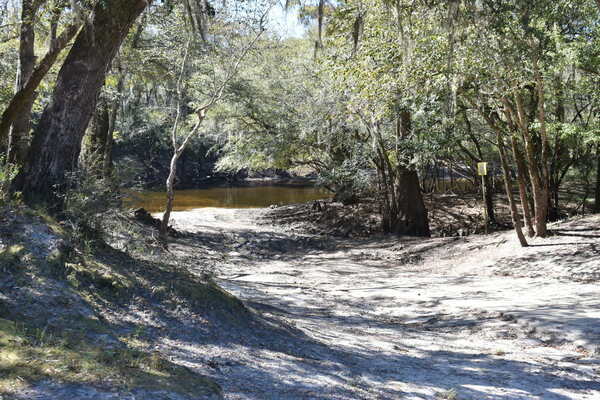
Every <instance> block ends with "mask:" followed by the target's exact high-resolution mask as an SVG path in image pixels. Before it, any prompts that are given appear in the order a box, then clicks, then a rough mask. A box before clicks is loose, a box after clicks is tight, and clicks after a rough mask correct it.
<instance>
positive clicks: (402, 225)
mask: <svg viewBox="0 0 600 400" xmlns="http://www.w3.org/2000/svg"><path fill="white" fill-rule="evenodd" d="M411 129H412V127H411V114H410V112H409V111H407V110H402V111H400V113H399V124H398V126H397V130H398V132H397V136H398V139H400V140H406V139H407V138H408V137H409V136H410V135H411ZM385 165H388V168H389V171H388V172H387V175H388V180H389V183H390V185H388V189H387V190H388V191H391V193H389V194H390V195H391V198H390V199H389V206H390V207H389V217H388V218H389V221H388V222H387V223H386V224H385V225H384V226H386V227H387V229H388V232H390V233H395V234H399V235H412V236H425V237H429V236H431V232H430V229H429V217H428V215H427V209H426V208H425V203H424V202H423V195H422V194H421V185H420V184H419V176H418V174H417V172H416V171H414V170H412V169H409V168H407V167H406V166H405V165H404V164H403V162H402V160H400V159H398V160H397V167H396V168H392V167H391V164H390V163H386V164H385Z"/></svg>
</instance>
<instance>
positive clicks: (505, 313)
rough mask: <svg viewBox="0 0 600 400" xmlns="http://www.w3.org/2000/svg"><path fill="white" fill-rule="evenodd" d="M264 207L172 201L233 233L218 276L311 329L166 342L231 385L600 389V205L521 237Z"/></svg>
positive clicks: (320, 395)
mask: <svg viewBox="0 0 600 400" xmlns="http://www.w3.org/2000/svg"><path fill="white" fill-rule="evenodd" d="M265 212H266V211H265V210H231V209H229V210H228V209H202V210H196V211H190V212H180V213H174V221H175V226H176V227H177V228H178V229H183V230H187V231H191V232H198V233H202V234H203V235H212V236H213V237H219V238H221V240H222V242H223V243H224V244H223V246H224V248H226V249H228V250H227V252H226V255H225V257H224V258H220V257H217V256H215V257H214V274H215V276H216V278H217V281H218V283H219V284H220V285H222V286H223V287H224V288H226V289H227V290H228V291H230V292H231V293H233V294H235V295H236V296H238V297H240V298H241V299H243V300H244V301H245V302H246V304H248V305H249V306H250V307H251V308H253V309H255V310H257V311H258V312H260V313H262V314H263V315H264V316H265V317H266V318H272V319H273V321H274V322H273V323H274V324H283V325H285V326H288V327H289V328H290V330H295V331H297V332H298V334H295V335H290V337H289V338H288V339H287V342H286V341H285V340H284V342H283V343H278V345H277V346H273V345H271V344H270V342H271V338H270V337H264V338H262V339H263V340H264V343H259V344H258V345H257V344H256V343H254V344H252V345H249V344H244V343H236V344H231V343H229V344H223V343H218V342H215V343H212V344H207V343H195V342H194V341H193V340H191V339H190V340H187V341H186V340H184V339H183V338H182V339H180V340H174V339H172V340H165V341H163V343H161V345H160V347H161V350H162V351H164V352H167V353H169V354H170V355H171V357H173V359H175V360H176V361H178V362H180V363H183V364H186V365H188V366H190V367H192V368H195V369H197V370H199V371H201V372H202V373H204V374H208V375H210V376H212V377H214V378H215V379H217V381H218V382H219V383H220V384H221V385H222V387H223V389H224V394H225V397H226V398H227V399H435V398H446V399H474V400H475V399H477V400H480V399H557V400H562V399H600V285H599V282H600V253H599V250H600V218H599V217H598V216H596V217H590V218H587V219H580V220H575V221H571V222H569V223H563V224H561V225H556V226H553V229H554V231H555V232H556V235H555V236H553V237H552V238H550V239H546V240H536V241H534V243H533V244H534V245H535V246H532V247H530V248H527V249H521V248H519V247H518V246H517V243H516V241H515V240H514V238H513V235H512V233H510V232H507V233H499V234H493V235H488V236H478V237H476V236H471V237H468V238H444V239H431V240H426V241H422V240H411V239H406V240H398V239H390V238H379V239H377V240H372V241H362V242H361V241H339V240H337V241H336V240H333V239H328V238H318V237H311V236H304V235H299V234H296V233H292V232H290V231H289V230H286V229H284V228H282V227H274V226H272V225H268V224H267V225H265V224H264V222H263V223H260V221H261V217H262V216H263V215H264V214H265ZM185 246H186V245H185V244H181V247H180V248H179V250H181V251H189V249H187V250H186V247H185ZM257 333H258V334H259V335H260V332H257ZM251 334H252V332H249V335H251ZM278 340H279V341H281V339H278ZM207 359H209V360H210V361H209V362H207Z"/></svg>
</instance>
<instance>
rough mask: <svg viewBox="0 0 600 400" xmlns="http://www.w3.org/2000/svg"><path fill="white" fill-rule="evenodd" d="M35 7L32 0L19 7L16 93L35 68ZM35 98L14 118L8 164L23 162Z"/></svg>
mask: <svg viewBox="0 0 600 400" xmlns="http://www.w3.org/2000/svg"><path fill="white" fill-rule="evenodd" d="M36 13H37V10H36V6H35V5H34V2H33V0H23V3H22V7H21V33H20V40H19V79H18V82H17V88H16V89H17V90H16V93H18V92H19V91H20V90H22V89H23V88H24V87H25V84H26V83H27V81H28V80H29V78H30V77H31V74H32V73H33V69H34V67H35V49H34V45H35V18H36ZM34 100H35V96H31V97H30V98H28V99H26V100H25V101H24V103H23V108H22V110H21V112H20V113H19V114H18V115H17V116H16V118H15V119H14V122H13V124H12V128H11V129H10V133H9V137H8V157H7V158H8V162H10V163H13V164H17V165H21V164H23V162H24V161H25V156H26V154H27V147H28V146H29V129H30V120H31V108H32V107H33V102H34Z"/></svg>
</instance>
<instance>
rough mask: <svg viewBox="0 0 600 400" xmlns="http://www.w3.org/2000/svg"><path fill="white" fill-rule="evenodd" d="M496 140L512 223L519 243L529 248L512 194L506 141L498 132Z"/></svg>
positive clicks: (497, 131)
mask: <svg viewBox="0 0 600 400" xmlns="http://www.w3.org/2000/svg"><path fill="white" fill-rule="evenodd" d="M496 139H497V141H498V151H499V153H500V162H501V164H502V172H503V174H504V189H505V190H506V196H507V197H508V205H509V207H510V216H511V218H512V223H513V226H514V228H515V232H516V233H517V237H518V238H519V243H521V246H522V247H527V246H528V244H527V239H525V235H523V229H522V228H521V220H520V218H519V211H518V210H517V204H516V202H515V198H514V196H513V192H512V179H511V177H510V168H509V166H508V158H507V156H506V151H505V149H504V140H503V139H502V133H501V132H500V131H499V130H496Z"/></svg>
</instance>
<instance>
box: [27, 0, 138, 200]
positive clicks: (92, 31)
mask: <svg viewBox="0 0 600 400" xmlns="http://www.w3.org/2000/svg"><path fill="white" fill-rule="evenodd" d="M147 5H148V3H147V2H146V1H145V0H104V1H101V2H99V3H98V4H97V5H96V7H95V9H94V13H93V19H92V21H91V22H90V23H88V24H86V25H85V26H84V28H83V29H82V31H81V32H80V33H79V35H78V36H77V39H76V40H75V43H74V45H73V47H72V49H71V51H70V52H69V55H68V56H67V58H66V60H65V62H64V64H63V66H62V68H61V70H60V72H59V74H58V78H57V83H56V86H55V88H54V92H53V95H52V99H51V102H50V104H49V105H48V106H47V107H46V109H45V110H44V112H43V114H42V117H41V120H40V123H39V125H38V127H37V129H36V131H35V133H34V137H33V142H32V145H31V148H30V157H28V162H27V164H26V165H25V169H24V171H23V172H22V173H21V174H20V177H19V179H18V180H17V182H16V185H17V187H18V188H20V189H21V190H22V192H23V195H24V197H25V199H26V201H28V202H29V203H36V202H44V203H47V204H48V205H49V206H50V207H51V209H54V210H55V211H58V210H60V209H61V208H62V201H61V194H62V193H64V192H65V191H66V189H67V187H66V182H67V175H68V173H69V172H70V171H73V170H74V169H75V168H76V165H77V159H78V157H79V153H80V151H81V139H82V137H83V135H84V133H85V129H86V127H87V125H88V123H89V120H90V118H91V116H92V113H93V111H94V108H95V106H96V99H97V95H98V92H99V91H100V88H101V87H102V85H103V83H104V78H105V75H106V72H107V69H108V66H109V65H110V62H111V61H112V59H113V57H114V56H115V54H116V52H117V50H118V48H119V46H120V45H121V42H122V41H123V39H124V38H125V36H126V35H127V32H128V31H129V29H130V28H131V25H132V24H133V22H134V21H135V19H136V18H137V17H138V16H139V15H140V13H141V12H142V11H143V10H144V8H145V7H146V6H147Z"/></svg>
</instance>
